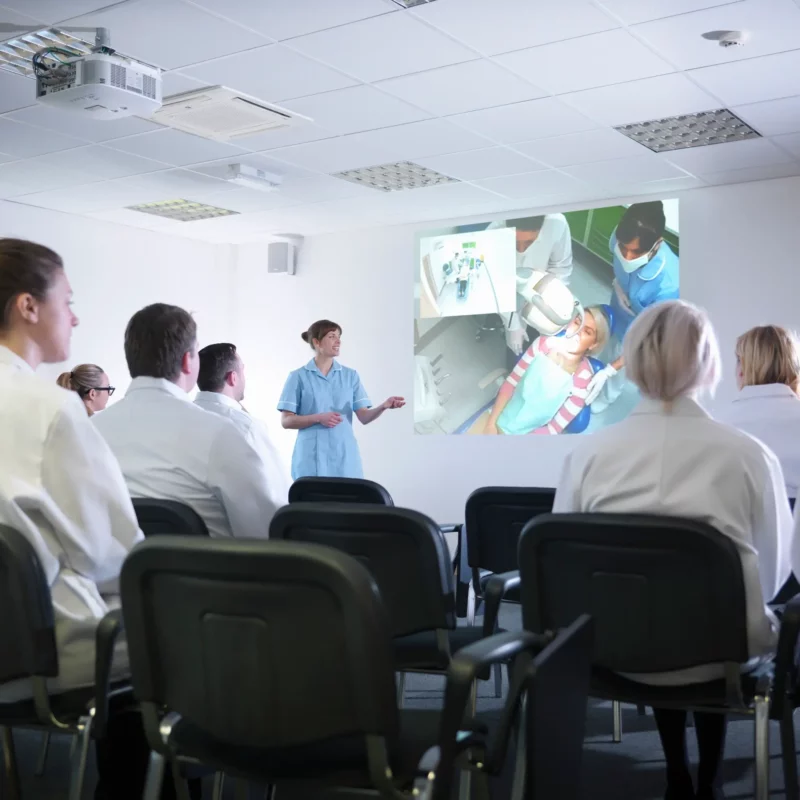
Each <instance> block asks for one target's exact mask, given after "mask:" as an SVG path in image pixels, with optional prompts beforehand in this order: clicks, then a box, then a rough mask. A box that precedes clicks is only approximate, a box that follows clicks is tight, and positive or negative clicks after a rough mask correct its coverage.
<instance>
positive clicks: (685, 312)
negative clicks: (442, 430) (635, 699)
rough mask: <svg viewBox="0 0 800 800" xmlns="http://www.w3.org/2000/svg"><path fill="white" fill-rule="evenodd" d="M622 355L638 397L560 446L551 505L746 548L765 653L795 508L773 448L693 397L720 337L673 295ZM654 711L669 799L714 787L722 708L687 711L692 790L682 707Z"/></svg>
mask: <svg viewBox="0 0 800 800" xmlns="http://www.w3.org/2000/svg"><path fill="white" fill-rule="evenodd" d="M624 355H625V363H626V365H627V370H628V376H629V377H630V379H631V380H632V381H633V382H634V383H635V384H636V385H637V386H638V387H639V391H640V392H641V395H642V400H641V402H640V404H639V405H638V406H637V408H635V409H634V411H633V412H632V414H631V415H630V417H628V418H627V419H626V420H624V421H623V422H620V423H619V424H617V425H613V426H611V427H609V428H606V429H605V430H603V431H600V432H598V433H596V434H594V435H593V436H592V437H590V438H588V439H587V440H586V442H585V443H583V442H581V446H579V447H578V448H576V449H575V450H574V451H573V452H572V453H571V454H570V455H569V456H568V457H567V459H566V462H565V464H564V469H563V473H562V476H561V481H560V484H559V486H558V490H557V492H556V499H555V504H554V507H553V511H555V512H567V513H568V512H591V513H595V512H596V513H622V514H635V513H644V514H647V513H650V514H663V515H665V516H675V517H685V518H689V519H696V520H700V521H702V522H706V523H708V524H710V525H712V526H713V527H714V528H716V529H717V530H718V531H720V532H721V533H723V534H725V535H727V536H729V537H730V538H731V539H733V541H734V542H735V543H736V545H737V548H738V549H739V551H740V554H741V558H742V571H743V574H744V580H745V591H746V597H747V604H746V611H747V631H748V642H749V651H750V657H751V659H758V658H759V657H761V658H763V657H766V656H769V655H770V654H771V652H773V650H774V646H775V643H776V638H777V637H776V621H775V618H774V617H773V615H772V613H771V612H770V611H769V609H768V608H767V605H766V604H767V603H768V602H769V600H770V599H771V598H772V597H774V596H775V593H776V592H777V591H778V589H779V588H780V587H781V585H782V584H783V582H784V581H785V580H786V578H787V577H788V576H789V571H790V567H791V564H790V557H791V554H790V548H791V538H792V519H791V514H790V512H789V502H788V499H787V496H786V488H785V486H784V480H783V474H782V472H781V467H780V464H779V462H778V459H777V458H776V456H775V455H774V454H773V453H772V451H771V450H769V449H768V448H767V447H766V445H763V444H762V443H761V442H759V441H757V440H755V439H753V438H751V437H750V436H747V435H746V434H743V433H741V432H740V431H738V430H736V429H734V428H732V427H729V426H728V425H725V424H723V423H720V422H716V421H715V420H713V419H712V418H711V417H710V416H709V415H708V414H707V413H706V412H705V411H704V410H703V409H702V407H701V406H700V404H699V402H698V400H699V397H700V396H701V395H702V394H703V393H704V392H713V390H714V388H715V387H716V385H717V383H718V381H719V378H720V356H719V345H718V344H717V339H716V336H715V334H714V331H713V329H712V327H711V323H710V322H709V320H708V317H707V315H706V313H705V312H704V311H703V310H702V309H699V308H697V307H695V306H693V305H691V304H689V303H686V302H683V301H681V300H670V301H665V302H662V303H659V304H658V305H655V306H652V307H651V308H648V309H646V310H645V311H644V312H643V313H642V314H640V315H639V316H638V317H637V319H636V320H635V321H634V322H633V324H632V325H631V327H630V329H629V330H628V332H627V334H626V336H625V340H624ZM626 677H628V678H630V679H632V680H638V681H640V682H642V683H648V684H651V685H662V686H670V685H672V686H675V685H684V684H691V683H702V682H705V681H709V680H714V679H716V678H718V677H722V667H721V666H720V665H707V666H700V667H694V668H692V669H688V670H680V671H676V672H670V673H665V674H659V675H628V676H626ZM654 716H655V719H656V724H657V726H658V732H659V735H660V737H661V743H662V746H663V748H664V755H665V757H666V762H667V793H666V798H667V799H668V800H678V798H681V799H682V798H695V797H696V798H702V800H709V798H714V799H715V800H717V799H718V798H721V797H722V796H723V795H722V792H721V788H720V784H721V776H720V769H719V768H720V764H721V762H722V755H723V751H724V746H725V729H726V719H725V717H724V716H723V715H720V714H712V713H707V712H706V713H703V712H695V714H694V718H695V727H696V733H697V740H698V750H699V753H700V768H699V771H698V786H697V793H696V794H695V790H694V787H693V785H692V779H691V776H690V773H689V764H688V756H687V752H686V712H685V711H680V710H674V709H654Z"/></svg>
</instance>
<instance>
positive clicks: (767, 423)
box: [717, 325, 800, 500]
mask: <svg viewBox="0 0 800 800" xmlns="http://www.w3.org/2000/svg"><path fill="white" fill-rule="evenodd" d="M736 379H737V381H738V384H739V389H740V390H741V391H740V392H739V395H738V396H737V397H736V399H735V400H734V401H733V403H731V404H730V406H728V408H726V409H724V410H723V411H722V412H721V413H719V414H718V415H717V417H718V419H721V420H723V421H724V422H727V423H729V424H731V425H733V426H734V427H735V428H739V430H742V431H744V432H745V433H749V434H750V435H751V436H755V437H756V439H760V440H761V441H762V442H764V444H765V445H767V447H769V448H770V449H771V450H772V451H773V452H774V453H775V455H776V456H778V460H779V461H780V462H781V467H782V468H783V477H784V479H785V481H786V491H787V493H788V495H789V498H790V499H791V500H794V499H795V498H796V497H797V488H798V485H800V397H798V391H800V346H798V342H797V339H796V338H795V336H794V334H792V333H791V332H790V331H787V330H786V329H785V328H779V327H778V326H777V325H765V326H764V327H762V328H752V329H751V330H749V331H747V333H743V334H742V335H741V336H740V337H739V338H738V340H737V341H736Z"/></svg>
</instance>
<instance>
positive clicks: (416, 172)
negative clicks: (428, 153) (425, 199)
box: [333, 161, 459, 192]
mask: <svg viewBox="0 0 800 800" xmlns="http://www.w3.org/2000/svg"><path fill="white" fill-rule="evenodd" d="M333 177H334V178H341V179H342V180H345V181H350V182H351V183H358V184H361V186H368V187H369V188H370V189H378V190H379V191H381V192H400V191H403V190H404V189H422V188H424V187H426V186H437V185H438V184H441V183H458V182H459V181H458V180H457V179H456V178H451V177H450V176H449V175H443V174H442V173H441V172H436V171H435V170H432V169H428V168H427V167H421V166H420V165H419V164H414V163H412V162H411V161H397V162H394V163H392V164H380V165H378V166H377V167H362V168H361V169H349V170H346V171H345V172H337V173H335V174H334V176H333Z"/></svg>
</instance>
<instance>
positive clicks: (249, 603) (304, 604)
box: [121, 536, 397, 747]
mask: <svg viewBox="0 0 800 800" xmlns="http://www.w3.org/2000/svg"><path fill="white" fill-rule="evenodd" d="M121 590H122V608H123V614H124V618H125V632H126V636H127V640H128V653H129V657H130V667H131V675H132V679H133V687H134V691H135V693H136V696H137V699H138V700H139V701H140V702H142V704H143V711H145V719H146V720H147V719H148V718H151V717H152V714H151V712H152V709H153V707H154V706H155V707H158V708H162V707H163V708H165V709H166V710H167V711H171V712H177V713H178V714H180V715H181V716H182V717H183V718H185V719H186V720H188V721H190V722H192V723H193V724H194V725H197V726H199V727H200V728H201V729H203V730H204V731H206V732H208V733H209V734H211V735H213V736H214V737H215V738H217V739H218V740H219V741H220V742H224V743H227V744H230V745H234V746H245V745H246V746H252V747H290V746H293V745H302V744H309V743H312V742H316V741H320V740H323V739H327V738H329V737H335V736H342V735H357V734H365V735H377V736H387V737H392V736H394V735H396V730H397V706H396V700H395V689H394V665H393V654H392V649H391V639H390V636H389V625H388V620H387V618H386V613H385V610H384V608H383V604H382V603H381V600H380V597H379V595H378V591H377V589H376V588H375V584H374V582H373V580H372V578H371V576H370V575H369V573H368V572H367V571H366V570H365V569H364V567H362V566H361V565H360V564H358V563H357V562H356V561H355V560H354V559H352V558H350V557H349V556H347V555H345V554H344V553H340V552H338V551H336V550H333V549H331V548H327V547H321V546H317V545H309V544H298V543H295V542H268V541H259V540H241V539H240V540H235V539H225V540H220V539H200V538H197V537H174V536H170V537H167V536H164V537H154V538H152V539H148V540H146V541H145V542H143V543H142V544H140V545H139V546H137V547H136V548H134V550H133V551H132V552H131V554H130V555H129V556H128V558H127V559H126V561H125V563H124V565H123V568H122V577H121ZM145 706H147V708H145ZM149 738H151V741H152V731H149Z"/></svg>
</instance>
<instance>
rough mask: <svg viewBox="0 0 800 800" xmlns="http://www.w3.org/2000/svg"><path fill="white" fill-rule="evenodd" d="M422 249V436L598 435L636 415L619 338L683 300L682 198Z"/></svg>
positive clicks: (530, 220) (543, 221)
mask: <svg viewBox="0 0 800 800" xmlns="http://www.w3.org/2000/svg"><path fill="white" fill-rule="evenodd" d="M501 234H502V236H501ZM418 245H419V247H418V258H417V264H418V272H417V282H416V285H415V305H416V320H415V337H414V338H415V342H414V350H415V356H416V358H415V370H416V372H415V386H414V401H413V406H414V425H415V430H416V431H417V433H423V434H436V433H460V434H469V435H525V434H536V435H545V436H549V435H560V434H576V433H591V432H592V431H595V430H599V429H601V428H603V427H606V426H608V425H611V424H613V423H614V422H618V421H619V420H621V419H623V418H624V417H626V416H627V415H628V414H629V413H630V412H631V410H632V409H633V407H634V406H635V405H636V403H637V402H638V400H639V395H638V392H637V390H636V387H635V386H634V385H633V384H632V383H631V382H630V381H629V380H627V378H626V376H625V360H624V358H623V355H622V342H623V340H624V338H625V332H626V331H627V329H628V327H629V326H630V324H631V322H633V320H634V319H635V318H636V315H637V314H639V313H641V311H642V310H643V309H645V308H647V307H648V306H651V305H653V304H654V303H658V302H660V301H662V300H668V299H673V298H676V297H678V296H679V271H680V270H679V250H680V240H679V222H678V201H677V200H656V201H649V202H645V203H634V204H632V205H629V206H611V207H603V208H593V209H586V210H582V211H570V212H567V213H564V214H545V215H541V216H530V217H522V218H518V219H508V220H501V221H495V222H491V223H489V222H487V223H482V224H476V225H465V226H461V227H454V228H450V229H447V230H441V231H434V232H425V233H422V234H421V235H420V236H419V237H418ZM509 262H510V263H511V268H508V267H507V266H506V265H507V264H508V263H509Z"/></svg>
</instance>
